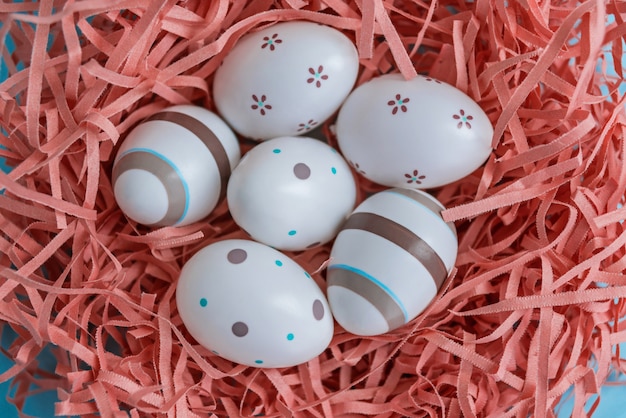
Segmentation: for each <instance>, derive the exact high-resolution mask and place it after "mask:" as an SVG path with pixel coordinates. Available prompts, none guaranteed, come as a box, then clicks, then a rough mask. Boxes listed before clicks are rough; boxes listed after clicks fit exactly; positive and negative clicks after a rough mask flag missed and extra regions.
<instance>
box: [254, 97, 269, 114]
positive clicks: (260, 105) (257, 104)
mask: <svg viewBox="0 0 626 418" xmlns="http://www.w3.org/2000/svg"><path fill="white" fill-rule="evenodd" d="M252 100H253V101H254V104H253V105H252V106H250V108H251V109H252V110H257V109H259V112H260V113H261V115H262V116H265V113H266V110H271V109H272V106H271V105H270V104H267V103H265V101H266V100H267V97H266V96H265V95H264V94H263V95H261V98H259V97H258V96H257V95H256V94H253V95H252Z"/></svg>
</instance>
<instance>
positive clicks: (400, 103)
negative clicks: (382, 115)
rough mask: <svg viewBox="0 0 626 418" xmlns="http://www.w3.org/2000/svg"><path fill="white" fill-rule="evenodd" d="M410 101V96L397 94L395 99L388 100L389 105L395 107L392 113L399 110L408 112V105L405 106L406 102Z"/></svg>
mask: <svg viewBox="0 0 626 418" xmlns="http://www.w3.org/2000/svg"><path fill="white" fill-rule="evenodd" d="M408 102H409V98H408V97H405V98H404V99H403V98H402V96H401V95H399V94H396V97H395V99H394V100H389V101H388V102H387V105H389V106H393V109H391V114H392V115H395V114H396V113H398V110H401V111H403V112H406V111H407V107H406V106H405V104H406V103H408Z"/></svg>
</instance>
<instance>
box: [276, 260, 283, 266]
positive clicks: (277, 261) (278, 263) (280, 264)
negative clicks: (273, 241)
mask: <svg viewBox="0 0 626 418" xmlns="http://www.w3.org/2000/svg"><path fill="white" fill-rule="evenodd" d="M275 263H276V265H277V266H278V267H282V266H283V262H282V261H280V260H276V261H275Z"/></svg>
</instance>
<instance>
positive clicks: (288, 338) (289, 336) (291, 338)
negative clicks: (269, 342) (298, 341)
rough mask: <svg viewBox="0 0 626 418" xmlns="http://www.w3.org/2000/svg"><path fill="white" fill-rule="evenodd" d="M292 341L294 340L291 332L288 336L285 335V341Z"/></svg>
mask: <svg viewBox="0 0 626 418" xmlns="http://www.w3.org/2000/svg"><path fill="white" fill-rule="evenodd" d="M293 339H294V336H293V334H292V333H291V332H290V333H289V334H287V340H289V341H293Z"/></svg>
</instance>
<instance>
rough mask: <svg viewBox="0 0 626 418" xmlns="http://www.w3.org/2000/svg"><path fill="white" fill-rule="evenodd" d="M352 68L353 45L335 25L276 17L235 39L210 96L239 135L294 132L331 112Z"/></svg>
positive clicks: (355, 66) (353, 74) (355, 60)
mask: <svg viewBox="0 0 626 418" xmlns="http://www.w3.org/2000/svg"><path fill="white" fill-rule="evenodd" d="M358 70H359V57H358V53H357V49H356V47H355V45H354V43H353V42H352V41H351V40H350V39H349V38H348V37H347V36H346V35H344V34H343V33H342V32H340V31H339V30H337V29H334V28H332V27H329V26H325V25H320V24H318V23H314V22H306V21H290V22H280V23H276V24H273V25H271V26H268V27H265V28H263V29H260V30H254V31H252V32H251V33H249V34H247V35H245V36H243V37H242V38H241V39H239V40H238V41H237V43H236V44H235V45H234V47H233V48H232V49H231V50H230V51H229V52H228V54H227V55H226V56H225V58H224V60H223V62H222V65H221V66H220V67H219V68H218V69H217V70H216V72H215V78H214V82H213V98H214V100H215V105H216V107H217V109H218V112H219V113H220V114H221V115H222V117H223V118H224V119H225V120H226V121H227V122H228V123H229V124H230V126H232V128H233V129H234V130H235V131H237V132H238V133H239V134H241V135H242V136H246V137H249V138H253V139H257V140H266V139H270V138H275V137H278V136H289V135H300V134H304V133H306V132H308V131H310V130H312V129H314V128H315V127H316V126H319V125H321V124H322V123H323V122H324V121H326V120H327V119H328V118H329V117H330V116H332V115H333V114H334V113H335V112H336V111H337V109H338V108H339V106H340V105H341V103H342V102H343V101H344V99H345V98H346V97H347V96H348V94H349V93H350V91H351V90H352V87H353V86H354V83H355V81H356V78H357V74H358Z"/></svg>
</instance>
